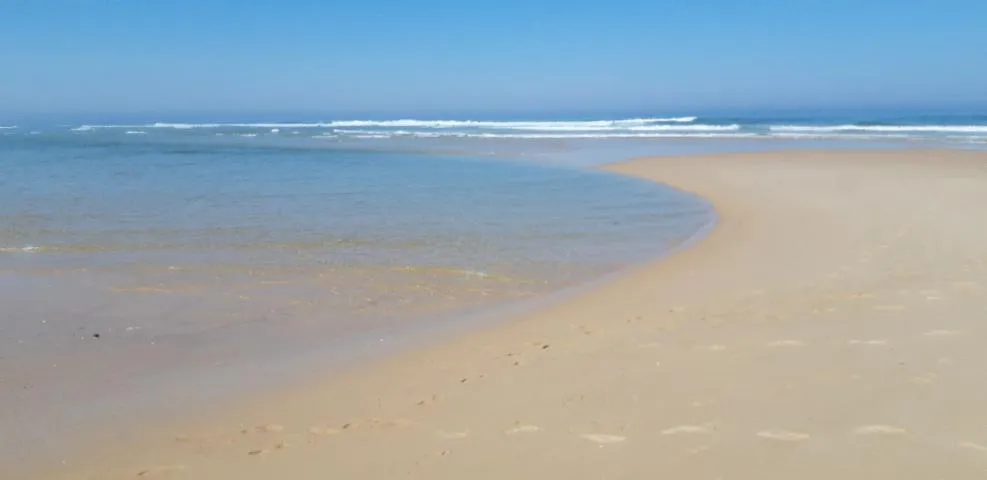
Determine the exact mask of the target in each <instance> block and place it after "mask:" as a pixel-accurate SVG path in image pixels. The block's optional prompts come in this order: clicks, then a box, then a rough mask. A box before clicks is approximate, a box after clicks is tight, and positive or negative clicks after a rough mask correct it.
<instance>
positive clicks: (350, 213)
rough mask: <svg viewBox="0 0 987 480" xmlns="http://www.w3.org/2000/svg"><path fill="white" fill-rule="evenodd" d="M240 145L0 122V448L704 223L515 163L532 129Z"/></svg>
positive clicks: (579, 273)
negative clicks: (498, 149) (507, 143)
mask: <svg viewBox="0 0 987 480" xmlns="http://www.w3.org/2000/svg"><path fill="white" fill-rule="evenodd" d="M254 140H255V139H252V138H235V139H230V138H216V137H213V136H209V137H202V136H194V135H193V136H184V135H174V136H171V137H167V138H153V137H150V136H138V135H127V134H125V133H124V132H115V131H111V132H95V133H92V134H87V135H80V134H75V133H65V132H62V133H54V134H51V133H48V134H38V135H7V136H2V137H0V151H2V152H3V155H2V156H0V171H2V172H3V175H2V177H0V297H2V298H0V302H2V303H3V305H4V313H3V317H2V320H0V352H2V353H0V357H2V358H0V378H2V379H3V382H2V385H0V405H2V406H3V410H2V412H3V413H0V427H2V428H3V430H6V431H17V432H18V433H19V435H17V436H15V437H11V438H12V439H13V438H16V440H12V441H13V442H15V443H16V445H7V446H6V447H7V448H8V450H7V451H8V453H10V452H13V454H14V455H15V456H17V455H20V454H24V455H28V454H36V453H37V450H38V449H39V448H42V447H39V446H40V445H46V446H45V447H43V448H52V447H51V446H50V445H48V444H49V443H50V441H51V437H52V434H53V433H54V432H58V433H59V435H60V436H65V437H66V438H70V437H72V436H73V435H72V434H71V433H67V432H79V435H83V436H84V435H85V432H86V431H87V429H91V427H92V425H93V422H99V423H100V424H101V428H104V429H105V430H106V431H112V430H113V429H112V428H110V427H109V423H108V419H110V418H113V419H115V420H119V421H123V420H121V419H123V418H130V417H128V416H127V415H124V413H125V412H130V413H131V414H132V416H140V415H146V414H148V413H152V412H160V411H161V410H162V409H171V410H176V409H178V408H179V407H178V406H177V405H179V404H180V403H182V402H179V401H178V399H179V398H180V397H181V398H182V399H183V401H186V402H190V403H195V402H198V401H201V400H202V399H203V398H205V396H212V397H216V398H218V397H220V396H222V394H223V392H224V391H228V390H230V389H233V388H234V387H235V386H236V385H239V386H241V387H242V386H243V385H245V384H246V383H249V382H248V380H250V377H255V374H256V371H257V369H258V366H263V368H268V367H270V366H272V365H277V364H280V363H283V362H284V361H285V360H286V359H290V358H292V357H302V356H306V355H316V356H319V357H318V358H320V360H319V362H323V361H325V360H327V359H328V360H332V359H339V360H340V361H342V359H344V357H353V358H355V357H357V356H359V355H361V354H362V353H365V352H364V351H365V350H368V349H373V348H376V346H375V345H374V342H372V341H368V338H373V337H374V335H376V333H375V332H378V331H382V330H381V329H388V328H391V329H397V330H391V331H392V332H394V331H398V330H403V331H411V330H415V329H419V327H420V328H424V329H428V328H431V327H430V326H434V325H438V324H437V323H436V322H435V319H437V318H443V319H445V320H444V321H445V322H446V324H447V325H448V324H449V321H450V320H451V321H452V322H453V323H455V320H456V317H455V314H457V312H465V311H476V310H477V309H478V308H486V307H492V306H496V305H504V304H505V303H510V302H511V301H515V300H519V299H525V298H529V297H534V296H538V295H540V294H544V293H547V292H552V291H558V290H560V289H564V288H566V287H570V286H573V285H578V284H581V283H583V282H586V281H588V280H590V279H592V278H596V277H599V276H600V275H604V274H606V273H608V272H613V271H615V270H617V269H620V268H622V267H624V266H627V265H629V264H632V263H634V262H638V261H640V260H642V259H646V258H651V257H656V256H659V255H661V254H662V253H663V252H665V251H668V250H669V249H671V248H674V247H676V246H677V245H679V244H681V243H682V242H683V241H685V240H686V239H688V238H690V237H691V236H692V235H694V234H695V232H696V231H697V230H699V229H700V228H702V227H703V226H704V225H707V224H708V223H709V222H711V221H712V219H713V212H712V211H711V209H710V208H709V206H708V205H707V204H705V203H704V202H703V201H701V200H700V199H697V198H694V197H692V196H690V195H686V194H683V193H681V192H678V191H675V190H672V189H670V188H665V187H662V186H658V185H654V184H652V183H649V182H644V181H639V180H634V179H628V178H623V177H619V176H616V175H610V174H605V173H601V172H596V171H592V170H585V169H581V168H577V167H579V166H584V165H583V164H582V163H581V162H575V161H572V162H569V163H568V164H566V162H562V163H561V164H550V163H548V162H542V161H531V159H532V158H534V157H530V158H529V159H528V160H517V159H514V158H515V157H523V156H525V155H526V154H529V153H530V154H536V153H537V154H544V153H550V152H552V151H555V150H553V149H552V148H548V149H545V148H544V147H545V146H546V145H535V147H536V148H533V149H526V150H524V151H520V152H518V151H515V152H512V155H513V154H519V155H513V156H512V157H511V158H506V157H504V155H503V154H500V155H499V156H491V155H490V152H489V151H485V150H483V149H476V148H474V149H473V150H472V151H471V154H470V155H466V154H462V153H461V154H458V155H457V154H453V153H450V152H453V151H461V152H462V151H466V150H469V149H458V150H457V149H450V148H447V147H445V146H443V145H439V144H436V145H430V146H428V148H417V149H416V148H388V149H380V148H364V147H365V146H361V148H350V147H352V146H349V145H334V146H333V145H326V144H325V143H324V142H318V143H312V142H283V141H274V142H263V141H254ZM439 151H441V152H444V153H442V154H439V153H435V152H439ZM428 152H432V153H428ZM558 158H561V157H558ZM573 158H574V157H573ZM409 328H410V329H411V330H409ZM289 363H290V362H289ZM320 364H321V363H320ZM246 365H249V366H250V367H249V369H246V368H240V367H243V366H246ZM270 368H273V367H270ZM280 373H283V372H280ZM272 375H273V374H272ZM239 377H242V379H243V380H244V382H246V383H244V382H239V383H238V381H237V380H236V379H237V378H239ZM217 380H219V381H217ZM256 380H257V379H256V378H254V379H253V381H254V382H255V384H254V385H253V386H254V387H258V388H261V387H262V385H257V384H256ZM163 385H168V386H169V387H168V388H164V387H163ZM237 388H239V387H237ZM190 390H191V391H196V392H198V393H196V394H195V395H191V396H185V397H182V394H181V393H180V392H188V391H190ZM152 392H153V393H152ZM134 418H136V417H134ZM66 445H67V448H70V447H68V446H70V445H71V443H66Z"/></svg>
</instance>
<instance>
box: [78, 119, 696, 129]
mask: <svg viewBox="0 0 987 480" xmlns="http://www.w3.org/2000/svg"><path fill="white" fill-rule="evenodd" d="M696 119H697V117H658V118H627V119H620V120H573V121H485V120H416V119H400V120H336V121H332V122H313V123H280V122H273V123H271V122H262V123H170V122H155V123H150V124H140V125H134V124H129V125H126V124H125V125H83V126H81V127H78V128H84V129H85V130H93V129H98V128H170V129H176V130H190V129H195V128H263V129H282V128H353V127H379V128H442V129H449V128H476V129H481V128H490V129H515V128H517V129H531V128H546V129H566V128H569V129H610V128H626V127H632V126H643V125H653V124H661V123H692V122H695V121H696Z"/></svg>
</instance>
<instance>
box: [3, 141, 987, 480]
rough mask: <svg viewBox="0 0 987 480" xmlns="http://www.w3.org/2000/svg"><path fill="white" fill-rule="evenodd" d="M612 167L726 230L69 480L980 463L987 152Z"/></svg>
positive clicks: (683, 474) (79, 470)
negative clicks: (690, 205)
mask: <svg viewBox="0 0 987 480" xmlns="http://www.w3.org/2000/svg"><path fill="white" fill-rule="evenodd" d="M609 169H610V170H613V171H615V172H620V173H624V174H628V175H635V176H640V177H644V178H648V179H653V180H656V181H661V182H666V183H669V184H671V185H674V186H677V187H679V188H682V189H684V190H688V191H692V192H696V193H698V194H700V195H703V196H705V197H707V198H708V199H710V200H711V201H712V202H713V203H714V204H715V206H716V207H717V209H718V211H719V212H720V215H721V222H720V225H719V226H718V228H716V229H715V230H714V232H713V233H712V234H711V235H710V237H709V238H708V239H706V240H705V241H703V242H701V243H700V244H699V245H697V246H695V247H693V248H691V249H688V250H686V251H684V252H682V253H680V254H677V255H675V256H673V257H671V258H669V259H666V260H663V261H658V262H655V263H653V264H651V265H646V266H643V267H642V268H640V269H638V270H636V271H634V272H632V273H629V274H628V275H626V276H623V277H621V278H619V279H617V280H615V281H613V282H610V283H608V284H607V285H605V286H602V287H601V288H598V289H595V290H593V291H590V292H587V293H585V294H582V295H579V296H578V297H576V298H573V299H570V300H567V301H565V302H563V303H562V304H559V305H555V306H551V307H548V308H545V309H543V310H541V311H538V312H535V313H533V314H530V315H526V316H524V317H522V318H518V319H516V320H514V321H511V322H507V323H503V324H500V325H498V326H496V327H493V328H491V329H487V330H484V331H481V332H476V333H473V334H469V335H467V336H465V337H463V338H459V339H457V340H455V341H452V342H447V343H445V344H441V345H437V346H434V347H430V348H427V349H424V350H420V351H415V352H410V353H406V354H401V355H398V356H396V357H392V358H388V359H385V360H383V361H379V362H376V363H375V364H373V365H368V366H366V367H362V368H359V369H358V370H356V371H353V372H350V373H347V374H345V375H343V376H342V377H339V378H335V379H333V380H332V381H331V382H326V383H327V384H325V385H321V386H310V387H306V388H303V389H299V390H297V391H292V392H281V393H277V394H272V395H270V396H269V397H268V398H264V399H255V400H250V401H249V405H240V406H237V407H236V408H232V407H231V408H230V409H229V410H228V411H226V412H224V413H223V414H221V415H216V416H215V417H214V418H211V419H209V420H203V421H198V422H193V423H191V424H189V425H184V426H175V425H172V426H169V427H157V428H155V429H152V430H153V431H152V432H150V434H149V435H147V436H143V435H142V436H136V437H134V438H135V439H134V441H132V442H131V443H132V445H131V446H130V447H126V448H124V447H115V448H114V449H113V450H111V451H110V452H105V451H100V449H99V448H94V451H93V452H86V453H87V456H86V457H85V458H84V459H73V460H71V461H70V462H69V463H68V464H67V465H66V467H65V469H66V471H67V472H68V473H66V474H65V475H64V476H62V477H59V476H57V475H56V476H55V478H100V479H102V478H135V477H139V478H189V479H238V480H244V479H273V478H283V479H350V478H352V479H357V478H361V479H364V478H366V479H394V478H423V479H426V478H427V479H433V478H448V479H487V478H489V479H508V478H510V479H527V478H541V479H544V478H553V479H554V478H559V479H616V478H620V479H662V478H667V479H708V480H717V479H722V480H736V479H745V480H746V479H749V480H769V479H785V480H794V479H798V480H810V479H826V480H832V479H837V478H848V479H858V478H859V479H865V478H866V479H895V480H903V479H924V480H927V479H982V478H987V368H985V366H987V348H985V341H984V339H987V224H985V223H984V222H983V219H984V209H985V208H987V154H985V153H976V152H963V151H931V150H929V151H919V150H911V151H887V152H874V151H868V152H846V151H815V152H782V153H758V154H737V155H717V156H707V157H689V158H656V159H642V160H635V161H631V162H627V163H622V164H618V165H614V166H611V167H609ZM245 402H246V401H245ZM138 438H139V439H140V441H138V440H137V439H138ZM125 440H126V439H125ZM5 478H17V477H12V476H8V477H5Z"/></svg>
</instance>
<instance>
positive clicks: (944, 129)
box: [770, 125, 987, 133]
mask: <svg viewBox="0 0 987 480" xmlns="http://www.w3.org/2000/svg"><path fill="white" fill-rule="evenodd" d="M770 128H771V131H772V132H811V133H826V132H830V133H832V132H891V133H893V132H905V133H907V132H912V133H917V132H926V133H987V125H772V126H771V127H770Z"/></svg>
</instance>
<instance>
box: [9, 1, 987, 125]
mask: <svg viewBox="0 0 987 480" xmlns="http://www.w3.org/2000/svg"><path fill="white" fill-rule="evenodd" d="M985 21H987V1H984V0H938V1H925V0H898V1H885V0H870V1H862V0H854V1H846V0H828V1H815V0H803V1H796V0H787V1H768V0H749V1H743V0H692V1H686V0H675V1H661V0H652V1H638V0H607V1H602V0H593V1H582V0H568V1H555V0H541V1H539V0H455V1H437V0H390V1H384V0H376V1H375V0H326V1H316V0H280V1H271V0H253V1H251V0H241V1H237V2H233V1H217V0H0V65H2V68H0V115H3V114H6V115H7V116H11V115H19V114H20V115H47V114H52V115H58V114H66V115H98V114H136V115H151V114H169V115H181V114H193V113H195V114H220V113H226V114H229V113H257V114H265V113H266V114H273V113H278V114H284V115H288V114H291V113H292V112H294V113H309V114H320V115H323V116H347V115H349V116H352V115H355V114H365V115H376V116H409V115H414V114H417V116H422V117H425V116H433V117H434V116H451V115H463V114H470V113H478V112H486V113H491V114H498V113H502V114H511V113H516V114H537V113H541V112H544V113H551V112H616V111H638V112H656V113H663V114H664V113H669V114H673V113H679V114H692V113H695V112H701V111H716V110H731V109H740V110H743V109H751V110H757V109H761V110H772V109H780V110H784V109H800V108H806V109H839V108H897V107H909V108H912V107H914V108H954V107H960V108H962V107H970V108H983V107H987V28H984V22H985Z"/></svg>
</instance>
